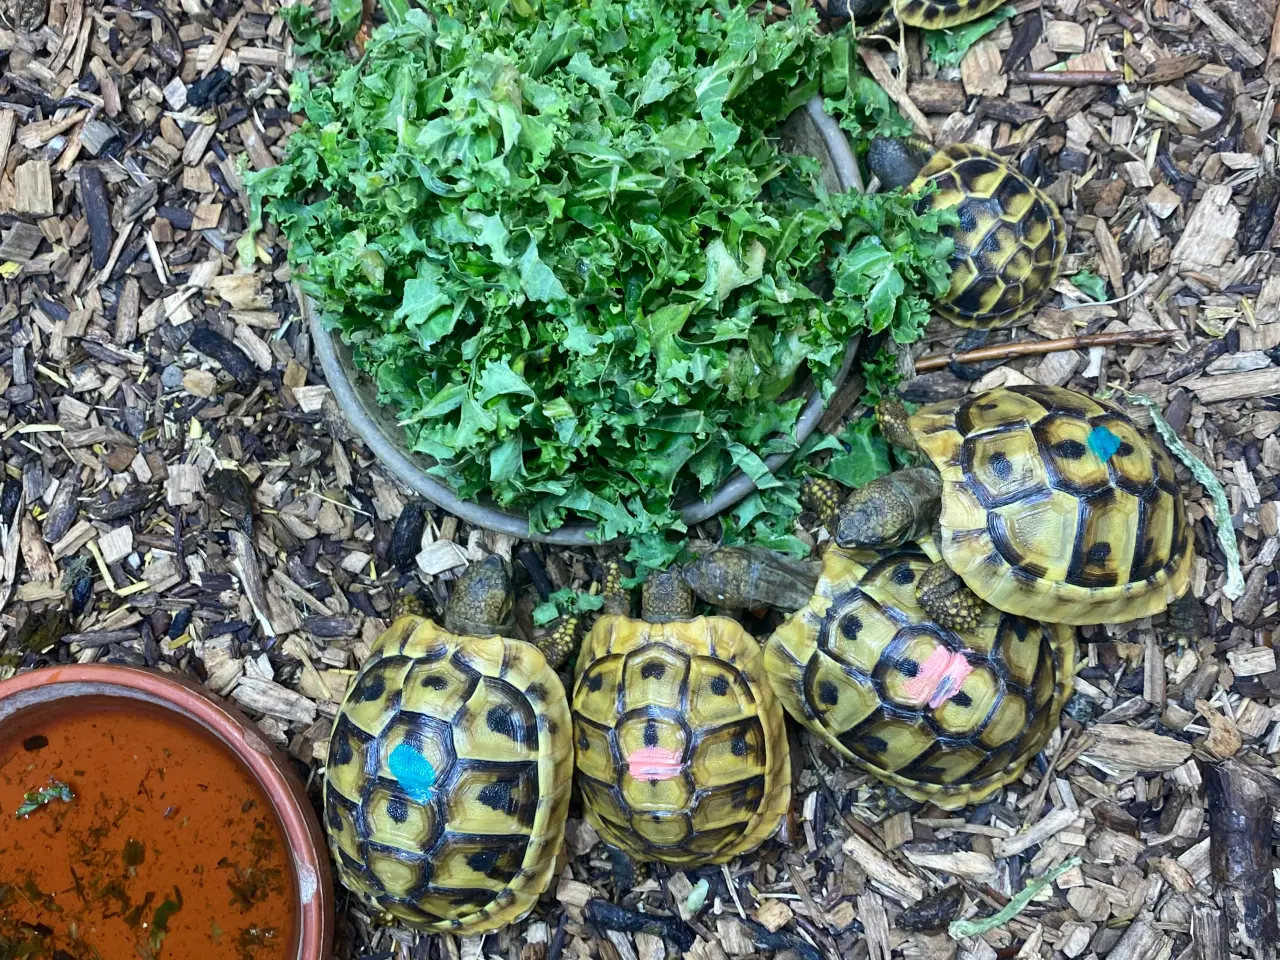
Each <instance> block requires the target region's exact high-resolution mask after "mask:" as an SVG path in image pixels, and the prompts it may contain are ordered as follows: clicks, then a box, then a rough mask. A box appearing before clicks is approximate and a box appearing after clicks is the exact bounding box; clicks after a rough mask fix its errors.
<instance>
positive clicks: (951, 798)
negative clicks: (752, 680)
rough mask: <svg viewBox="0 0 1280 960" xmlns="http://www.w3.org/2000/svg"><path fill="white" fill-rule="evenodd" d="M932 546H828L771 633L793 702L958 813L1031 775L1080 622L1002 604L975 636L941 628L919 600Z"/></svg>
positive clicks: (914, 791) (1069, 673)
mask: <svg viewBox="0 0 1280 960" xmlns="http://www.w3.org/2000/svg"><path fill="white" fill-rule="evenodd" d="M922 547H923V548H924V549H920V548H917V547H908V548H901V549H898V550H895V551H892V552H889V553H885V554H883V555H882V554H877V553H875V552H872V551H852V550H843V549H841V548H839V547H836V546H834V545H833V546H831V547H830V548H828V550H827V552H826V555H825V556H824V557H823V564H822V575H821V577H820V579H819V581H818V585H817V587H816V588H815V590H814V595H813V598H812V599H811V600H810V601H809V604H808V605H807V606H806V607H804V608H803V609H801V610H799V611H797V612H796V613H794V614H792V616H791V617H789V618H788V619H787V620H786V622H784V623H783V624H782V626H780V627H779V628H778V629H777V630H776V631H775V632H774V634H773V635H772V636H771V637H770V638H769V639H768V641H767V642H766V643H765V650H764V662H765V671H766V672H767V674H768V676H769V678H770V681H771V682H772V684H773V689H774V692H775V693H776V694H777V695H778V698H779V699H780V700H781V701H782V704H783V706H784V707H785V708H786V709H787V712H789V713H790V714H791V715H792V716H793V717H795V718H796V719H797V720H798V721H800V723H802V724H803V725H804V726H806V727H808V728H809V729H810V730H812V731H813V732H814V733H816V734H817V735H818V736H819V737H821V738H822V739H823V740H824V741H826V742H827V743H828V744H829V745H830V746H831V747H833V748H834V749H835V750H837V751H838V752H840V753H841V754H843V755H844V756H846V757H848V758H850V759H851V760H853V761H855V762H856V763H857V764H858V765H859V766H861V767H863V768H864V769H866V770H867V771H868V772H870V773H872V774H874V775H875V776H876V777H878V778H879V779H881V780H883V781H884V782H886V783H888V784H890V785H892V786H895V787H897V788H898V789H899V790H901V791H902V792H903V793H905V794H907V795H908V796H910V797H912V798H914V799H917V800H921V801H931V802H933V803H935V804H937V805H938V806H940V807H942V808H944V809H957V808H959V807H963V806H966V805H967V804H971V803H979V802H981V801H982V800H983V799H984V798H985V797H987V796H989V795H990V794H992V793H994V792H995V791H996V790H998V789H1000V787H1002V786H1004V785H1006V784H1008V783H1011V782H1013V781H1014V780H1016V779H1017V778H1018V777H1020V776H1021V775H1022V772H1023V770H1024V769H1025V768H1026V766H1027V763H1028V761H1029V760H1030V759H1031V758H1032V757H1034V756H1035V755H1036V754H1037V753H1039V752H1040V750H1041V749H1042V748H1043V747H1044V745H1045V743H1046V742H1047V741H1048V740H1049V737H1050V736H1051V735H1052V734H1053V731H1054V729H1055V728H1056V727H1057V725H1058V718H1059V715H1060V714H1061V712H1062V707H1063V704H1064V703H1066V700H1067V697H1068V696H1069V695H1070V693H1071V687H1072V677H1073V676H1074V674H1075V669H1076V641H1075V631H1074V630H1073V629H1071V628H1070V627H1066V626H1063V625H1061V624H1044V623H1036V622H1034V621H1031V620H1026V619H1023V618H1021V617H1015V616H1012V615H1010V614H1007V613H1001V612H1000V611H998V610H995V609H994V608H988V610H987V612H986V613H985V614H984V616H983V619H982V622H981V624H980V625H979V626H978V628H977V629H976V630H975V631H973V632H966V633H955V632H952V631H950V630H947V629H945V628H943V627H942V626H940V625H939V624H937V623H934V622H933V621H931V620H930V619H929V618H928V616H927V615H926V614H925V613H924V611H923V610H921V609H920V607H919V605H918V604H917V603H916V594H915V591H916V582H917V581H918V580H919V579H920V575H921V574H922V573H924V571H925V570H926V569H928V567H929V565H930V564H931V563H932V562H933V560H934V559H936V549H935V548H934V545H933V544H932V542H928V543H925V544H922ZM926 549H927V550H928V551H929V553H926V552H925V550H926ZM930 553H932V554H933V556H930Z"/></svg>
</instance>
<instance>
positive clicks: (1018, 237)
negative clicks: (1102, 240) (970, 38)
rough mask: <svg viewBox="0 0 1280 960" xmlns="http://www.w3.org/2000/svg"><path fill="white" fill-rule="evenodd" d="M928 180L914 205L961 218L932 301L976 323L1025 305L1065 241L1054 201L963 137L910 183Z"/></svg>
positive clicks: (1045, 284) (1043, 291)
mask: <svg viewBox="0 0 1280 960" xmlns="http://www.w3.org/2000/svg"><path fill="white" fill-rule="evenodd" d="M915 2H918V0H915ZM907 6H910V4H908V5H907ZM925 6H940V5H937V4H925ZM996 6H999V4H996ZM904 22H905V21H904ZM928 183H932V184H934V186H935V187H936V188H937V189H936V190H935V191H934V192H933V193H931V194H929V195H928V196H926V197H922V198H921V200H920V202H919V204H918V209H919V210H920V211H921V212H925V211H928V210H954V211H955V213H956V216H957V217H958V218H959V220H960V223H959V225H958V226H956V227H954V228H952V227H946V228H944V235H949V236H951V237H952V238H953V239H954V241H955V249H954V250H953V251H952V253H951V257H950V263H951V288H950V289H949V290H948V291H947V293H946V294H944V295H943V296H942V297H941V298H940V299H938V300H937V301H935V302H934V304H933V307H934V309H935V310H936V311H937V312H938V313H939V314H941V315H942V316H943V317H946V318H947V319H948V320H950V321H951V322H952V323H955V324H959V325H960V326H962V327H977V328H980V329H987V328H989V327H994V326H997V325H1000V324H1006V323H1010V322H1012V321H1013V320H1015V319H1017V318H1018V317H1020V316H1022V315H1023V314H1025V313H1027V312H1029V311H1030V310H1032V309H1033V308H1034V307H1035V306H1036V304H1038V303H1039V302H1040V301H1041V300H1042V299H1043V298H1044V297H1045V296H1046V295H1047V294H1048V293H1049V292H1050V290H1052V288H1053V285H1054V283H1055V282H1056V281H1057V279H1058V271H1059V269H1060V268H1061V266H1062V256H1063V254H1064V253H1065V252H1066V249H1067V228H1066V224H1065V223H1064V222H1063V219H1062V215H1061V214H1060V213H1059V212H1058V207H1057V205H1056V204H1055V203H1054V202H1053V201H1052V200H1051V199H1049V196H1048V195H1047V194H1046V193H1045V192H1044V191H1043V190H1041V189H1040V188H1039V187H1037V186H1036V185H1035V184H1034V183H1032V182H1031V181H1030V180H1028V179H1027V178H1026V177H1024V176H1023V175H1022V174H1021V173H1019V172H1018V171H1017V170H1016V169H1014V168H1013V167H1011V166H1010V165H1009V164H1008V163H1006V162H1005V161H1004V160H1003V159H1002V158H1001V157H999V156H998V155H996V154H994V153H992V152H991V151H990V150H987V149H985V148H983V147H979V146H976V145H974V144H969V143H953V144H951V145H950V146H946V147H943V148H942V149H940V150H938V151H937V152H936V153H934V155H933V156H932V157H931V158H930V159H929V162H928V163H926V164H925V165H924V167H922V168H921V170H920V173H919V175H918V176H917V177H916V179H915V181H914V182H913V183H912V184H911V186H910V190H911V191H912V192H918V191H920V190H922V189H924V187H925V185H926V184H928Z"/></svg>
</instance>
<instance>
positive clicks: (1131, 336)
mask: <svg viewBox="0 0 1280 960" xmlns="http://www.w3.org/2000/svg"><path fill="white" fill-rule="evenodd" d="M1177 336H1178V333H1177V331H1174V330H1135V331H1128V330H1124V331H1117V332H1115V333H1087V334H1083V335H1081V336H1079V337H1063V338H1062V339H1061V340H1025V341H1023V342H1021V343H1002V344H998V345H997V346H994V347H979V348H978V349H977V350H968V351H966V352H964V353H939V354H935V355H933V356H931V357H921V358H920V359H919V360H917V361H916V373H927V372H929V371H930V370H941V369H942V368H943V367H945V366H947V365H948V364H949V363H952V362H955V363H981V362H983V361H984V360H1012V359H1013V358H1014V357H1035V356H1039V355H1041V354H1045V353H1061V352H1062V351H1064V350H1081V349H1084V348H1086V347H1131V346H1136V345H1138V344H1143V343H1167V342H1168V341H1170V340H1173V339H1175V338H1177Z"/></svg>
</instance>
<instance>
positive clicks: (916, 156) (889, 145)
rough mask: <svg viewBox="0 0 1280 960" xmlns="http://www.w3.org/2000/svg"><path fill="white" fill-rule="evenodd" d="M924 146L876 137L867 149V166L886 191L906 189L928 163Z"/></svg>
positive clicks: (906, 141)
mask: <svg viewBox="0 0 1280 960" xmlns="http://www.w3.org/2000/svg"><path fill="white" fill-rule="evenodd" d="M923 146H924V145H923V144H920V143H917V142H915V141H914V140H896V139H891V138H889V137H876V138H875V139H874V140H872V141H871V146H870V147H868V148H867V166H868V167H869V168H870V169H871V172H872V173H874V174H875V175H876V177H877V178H879V180H880V183H881V184H882V185H883V186H884V187H885V188H886V189H889V190H892V189H893V188H895V187H905V186H906V185H907V184H909V183H910V182H911V181H912V180H914V179H915V178H916V175H917V174H918V173H919V172H920V168H921V167H923V166H924V165H925V163H926V162H927V161H928V158H929V153H928V151H927V150H925V149H922V147H923Z"/></svg>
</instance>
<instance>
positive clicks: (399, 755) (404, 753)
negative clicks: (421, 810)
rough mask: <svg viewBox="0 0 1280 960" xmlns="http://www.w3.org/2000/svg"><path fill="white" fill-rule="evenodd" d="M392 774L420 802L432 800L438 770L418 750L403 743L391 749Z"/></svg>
mask: <svg viewBox="0 0 1280 960" xmlns="http://www.w3.org/2000/svg"><path fill="white" fill-rule="evenodd" d="M387 765H388V766H389V767H390V768H391V774H392V776H394V777H395V778H396V779H397V780H399V781H400V786H402V787H404V792H405V793H407V794H409V796H410V797H411V798H412V799H413V800H415V801H416V802H418V803H427V802H428V801H430V800H431V788H432V787H434V786H435V784H436V771H435V768H434V767H432V766H431V761H430V760H428V759H427V758H426V757H424V756H423V755H422V754H420V753H418V751H417V750H415V749H413V747H411V746H409V745H408V744H407V743H402V744H400V746H398V747H396V748H395V749H394V750H392V751H391V756H390V758H388V760H387Z"/></svg>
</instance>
